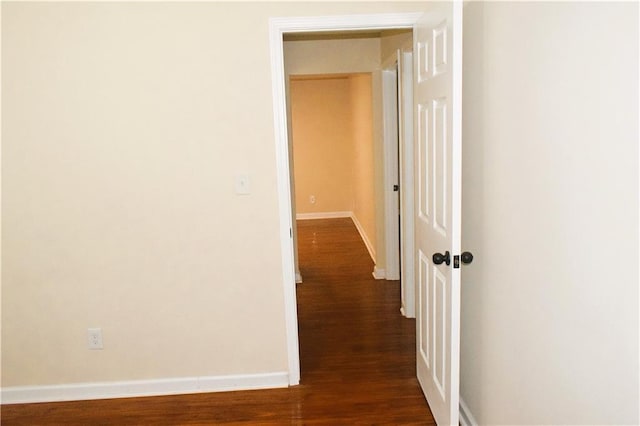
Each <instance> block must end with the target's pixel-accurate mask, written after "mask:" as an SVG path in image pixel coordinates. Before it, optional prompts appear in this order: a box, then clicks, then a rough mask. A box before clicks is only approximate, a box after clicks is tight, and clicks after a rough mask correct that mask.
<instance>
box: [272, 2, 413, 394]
mask: <svg viewBox="0 0 640 426" xmlns="http://www.w3.org/2000/svg"><path fill="white" fill-rule="evenodd" d="M420 16H422V12H419V13H391V14H377V15H347V16H322V17H317V16H316V17H314V16H310V17H288V18H271V19H270V21H269V37H270V52H271V78H272V83H271V84H272V90H273V112H274V128H275V143H276V165H277V179H278V211H279V218H280V229H279V235H280V248H281V253H282V270H283V286H284V305H285V322H286V334H287V356H288V375H289V384H290V385H297V384H298V383H299V382H300V353H299V342H298V314H297V307H296V276H295V260H294V246H293V244H294V243H293V219H292V216H291V208H292V205H291V204H292V200H291V187H290V164H289V141H288V135H287V103H286V92H285V72H284V52H283V35H284V34H285V33H302V32H312V31H314V32H317V31H349V30H382V29H398V28H410V29H413V28H414V25H415V24H416V22H417V21H418V19H419V18H420Z"/></svg>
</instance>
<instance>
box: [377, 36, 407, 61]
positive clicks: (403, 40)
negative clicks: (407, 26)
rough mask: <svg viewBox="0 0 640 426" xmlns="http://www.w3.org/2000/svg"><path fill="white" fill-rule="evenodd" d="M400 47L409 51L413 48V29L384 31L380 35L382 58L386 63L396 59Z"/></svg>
mask: <svg viewBox="0 0 640 426" xmlns="http://www.w3.org/2000/svg"><path fill="white" fill-rule="evenodd" d="M398 49H400V50H403V51H407V52H409V51H412V50H413V31H411V30H389V31H382V33H381V35H380V60H381V61H382V62H383V63H384V62H386V61H389V60H393V59H395V58H396V56H397V51H398Z"/></svg>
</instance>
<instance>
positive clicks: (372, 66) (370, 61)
mask: <svg viewBox="0 0 640 426" xmlns="http://www.w3.org/2000/svg"><path fill="white" fill-rule="evenodd" d="M284 65H285V70H286V73H287V74H291V75H303V74H339V73H360V72H371V71H373V70H376V69H379V68H380V38H346V39H345V38H342V39H336V40H296V41H285V42H284Z"/></svg>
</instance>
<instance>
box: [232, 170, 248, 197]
mask: <svg viewBox="0 0 640 426" xmlns="http://www.w3.org/2000/svg"><path fill="white" fill-rule="evenodd" d="M235 187H236V194H241V195H246V194H250V193H251V182H250V181H249V175H247V174H242V175H237V176H236V182H235Z"/></svg>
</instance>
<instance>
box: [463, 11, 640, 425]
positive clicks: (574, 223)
mask: <svg viewBox="0 0 640 426" xmlns="http://www.w3.org/2000/svg"><path fill="white" fill-rule="evenodd" d="M464 37H465V38H464V42H465V50H464V52H465V53H464V63H465V67H464V82H463V87H464V93H463V96H464V111H463V114H464V128H463V141H464V142H463V144H464V146H463V152H464V154H463V155H464V158H463V164H464V176H463V209H464V210H463V234H462V235H463V239H464V241H463V247H464V248H465V249H466V250H470V251H472V252H474V254H475V255H476V258H475V260H474V263H473V264H472V265H470V266H468V267H465V268H464V269H463V276H462V278H463V281H462V297H463V300H462V356H461V360H462V364H461V375H462V381H461V393H462V398H463V400H464V401H465V402H466V403H467V405H468V406H469V408H470V410H471V413H472V414H473V416H474V417H475V419H476V420H477V421H478V422H479V423H480V424H638V422H639V418H638V396H639V395H638V278H639V277H638V189H639V188H638V136H639V135H638V4H637V3H624V4H621V3H591V2H590V3H583V2H578V3H575V2H572V3H556V2H554V3H539V2H533V3H521V2H511V3H509V2H507V3H502V2H491V3H484V4H482V3H475V2H470V3H469V4H467V5H466V6H465V26H464Z"/></svg>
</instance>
